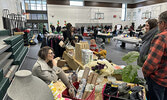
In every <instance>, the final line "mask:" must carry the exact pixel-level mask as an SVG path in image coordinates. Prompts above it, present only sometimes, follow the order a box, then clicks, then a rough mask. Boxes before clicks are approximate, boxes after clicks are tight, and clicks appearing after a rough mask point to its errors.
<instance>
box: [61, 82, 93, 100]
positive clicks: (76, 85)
mask: <svg viewBox="0 0 167 100" xmlns="http://www.w3.org/2000/svg"><path fill="white" fill-rule="evenodd" d="M73 86H75V88H76V89H78V88H79V82H75V83H73ZM62 96H63V97H65V98H70V99H72V100H82V99H77V98H76V97H71V96H69V93H68V88H66V89H65V90H64V91H63V93H62ZM84 100H95V89H93V91H92V92H91V94H90V95H89V96H88V97H87V98H86V99H84Z"/></svg>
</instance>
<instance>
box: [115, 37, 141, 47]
mask: <svg viewBox="0 0 167 100" xmlns="http://www.w3.org/2000/svg"><path fill="white" fill-rule="evenodd" d="M113 40H117V43H118V41H121V42H125V43H130V44H136V45H139V44H140V43H141V41H142V40H141V39H140V38H137V37H129V36H127V35H118V36H116V37H113ZM117 43H116V45H117Z"/></svg>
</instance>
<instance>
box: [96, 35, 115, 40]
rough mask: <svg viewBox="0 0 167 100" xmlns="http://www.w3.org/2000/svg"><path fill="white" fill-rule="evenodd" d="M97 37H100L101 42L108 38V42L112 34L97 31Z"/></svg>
mask: <svg viewBox="0 0 167 100" xmlns="http://www.w3.org/2000/svg"><path fill="white" fill-rule="evenodd" d="M97 37H98V38H102V39H103V42H105V39H106V38H108V42H110V38H112V37H113V35H112V34H105V33H98V34H97Z"/></svg>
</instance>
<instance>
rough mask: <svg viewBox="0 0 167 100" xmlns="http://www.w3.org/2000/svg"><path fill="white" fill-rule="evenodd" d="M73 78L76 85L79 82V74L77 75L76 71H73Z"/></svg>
mask: <svg viewBox="0 0 167 100" xmlns="http://www.w3.org/2000/svg"><path fill="white" fill-rule="evenodd" d="M71 78H72V83H74V82H77V81H78V76H77V74H76V72H75V71H73V74H72V75H71Z"/></svg>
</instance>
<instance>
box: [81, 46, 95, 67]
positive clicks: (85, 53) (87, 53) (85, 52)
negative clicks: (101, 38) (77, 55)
mask: <svg viewBox="0 0 167 100" xmlns="http://www.w3.org/2000/svg"><path fill="white" fill-rule="evenodd" d="M92 61H93V52H92V51H91V50H89V49H82V63H83V64H87V63H89V62H92Z"/></svg>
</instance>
